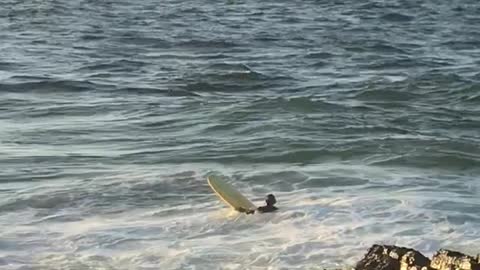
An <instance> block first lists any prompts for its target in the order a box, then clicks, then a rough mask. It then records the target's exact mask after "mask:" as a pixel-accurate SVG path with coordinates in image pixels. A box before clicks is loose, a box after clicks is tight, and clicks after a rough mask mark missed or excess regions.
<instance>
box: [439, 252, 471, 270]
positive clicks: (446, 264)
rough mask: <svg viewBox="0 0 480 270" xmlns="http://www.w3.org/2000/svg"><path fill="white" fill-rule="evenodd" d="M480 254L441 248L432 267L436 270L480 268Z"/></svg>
mask: <svg viewBox="0 0 480 270" xmlns="http://www.w3.org/2000/svg"><path fill="white" fill-rule="evenodd" d="M479 259H480V258H479V256H478V255H477V258H474V257H472V256H468V255H465V254H463V253H460V252H457V251H451V250H445V249H441V250H439V251H437V253H436V254H435V255H434V256H433V258H432V262H431V263H430V267H431V268H432V269H436V270H480V261H479Z"/></svg>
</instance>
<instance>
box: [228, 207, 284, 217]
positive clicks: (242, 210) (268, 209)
mask: <svg viewBox="0 0 480 270" xmlns="http://www.w3.org/2000/svg"><path fill="white" fill-rule="evenodd" d="M236 210H237V211H238V212H240V213H245V214H247V215H250V214H254V213H255V210H247V209H245V208H241V207H240V208H237V209H236ZM277 210H278V208H277V207H275V206H273V205H265V206H260V207H258V208H257V211H258V212H260V213H269V212H274V211H277Z"/></svg>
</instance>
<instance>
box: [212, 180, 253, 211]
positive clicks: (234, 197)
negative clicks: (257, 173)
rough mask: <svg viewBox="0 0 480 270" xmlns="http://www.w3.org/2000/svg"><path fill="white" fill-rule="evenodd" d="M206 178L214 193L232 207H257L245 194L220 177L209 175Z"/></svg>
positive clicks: (248, 208)
mask: <svg viewBox="0 0 480 270" xmlns="http://www.w3.org/2000/svg"><path fill="white" fill-rule="evenodd" d="M207 180H208V184H209V185H210V187H211V188H212V190H213V191H214V192H215V194H217V195H218V197H220V199H221V200H222V201H224V202H225V203H226V204H228V205H229V206H230V207H232V208H233V209H237V208H240V207H241V208H243V209H246V210H255V209H256V208H257V207H256V206H255V205H254V204H253V203H252V202H251V201H249V200H248V199H247V198H245V196H243V195H242V194H241V193H240V192H239V191H238V190H236V189H235V188H234V187H233V186H232V185H230V184H229V183H227V182H226V181H224V180H223V179H222V178H221V177H219V176H209V177H208V178H207Z"/></svg>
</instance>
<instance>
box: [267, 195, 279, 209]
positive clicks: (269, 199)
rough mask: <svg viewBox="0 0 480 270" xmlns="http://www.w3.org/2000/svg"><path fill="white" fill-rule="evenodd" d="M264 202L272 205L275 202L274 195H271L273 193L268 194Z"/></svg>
mask: <svg viewBox="0 0 480 270" xmlns="http://www.w3.org/2000/svg"><path fill="white" fill-rule="evenodd" d="M265 202H266V203H267V205H270V206H273V205H274V204H276V203H277V199H275V196H273V194H268V195H267V199H266V200H265Z"/></svg>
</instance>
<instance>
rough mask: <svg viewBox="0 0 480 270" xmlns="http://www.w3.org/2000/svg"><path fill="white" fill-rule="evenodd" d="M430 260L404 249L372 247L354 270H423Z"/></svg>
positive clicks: (418, 253)
mask: <svg viewBox="0 0 480 270" xmlns="http://www.w3.org/2000/svg"><path fill="white" fill-rule="evenodd" d="M429 264H430V260H429V259H428V258H427V257H425V256H423V255H422V254H421V253H420V252H418V251H416V250H414V249H411V248H405V247H396V246H386V245H373V246H372V247H371V248H370V250H369V251H368V253H367V254H366V255H365V257H364V258H363V259H362V260H361V261H360V262H358V263H357V265H356V266H355V269H356V270H422V268H424V269H423V270H426V269H428V266H429Z"/></svg>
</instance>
